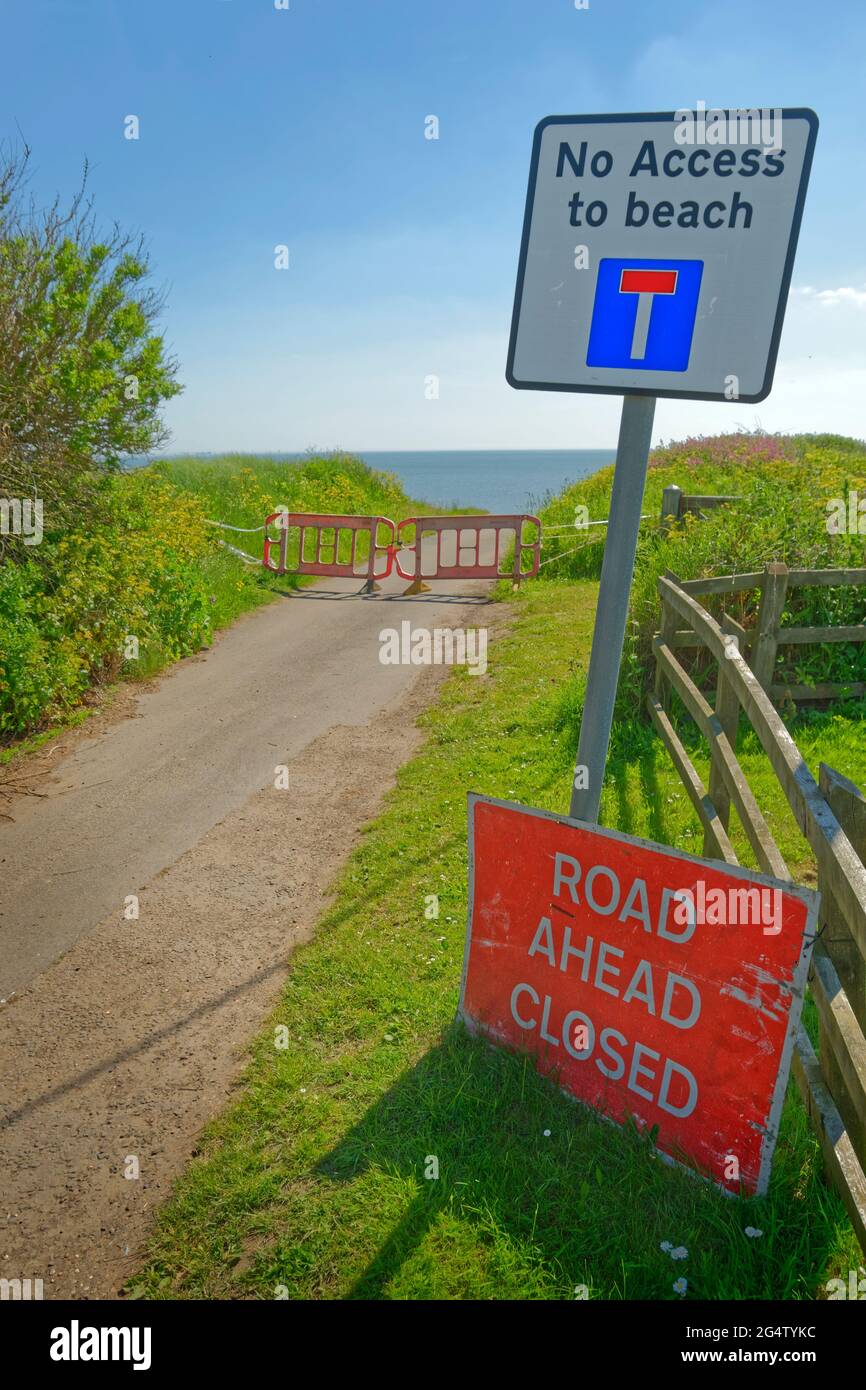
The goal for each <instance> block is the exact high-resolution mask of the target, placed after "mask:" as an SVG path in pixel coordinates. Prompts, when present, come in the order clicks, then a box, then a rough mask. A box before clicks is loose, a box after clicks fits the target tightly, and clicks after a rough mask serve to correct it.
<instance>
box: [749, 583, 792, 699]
mask: <svg viewBox="0 0 866 1390" xmlns="http://www.w3.org/2000/svg"><path fill="white" fill-rule="evenodd" d="M787 593H788V566H787V565H782V564H773V565H767V566H766V567H765V569H764V577H763V580H762V581H761V607H760V610H759V612H758V626H757V629H756V632H755V639H754V641H753V643H752V659H751V667H752V672H753V674H754V676H755V679H756V680H758V681H759V682H760V683H761V685H762V686H763V687H764V690H766V691H767V693H768V694H769V691H770V686H771V685H772V683H773V672H774V671H775V669H776V651H777V649H778V646H779V626H780V624H781V621H782V612H783V610H784V607H785V598H786V595H787Z"/></svg>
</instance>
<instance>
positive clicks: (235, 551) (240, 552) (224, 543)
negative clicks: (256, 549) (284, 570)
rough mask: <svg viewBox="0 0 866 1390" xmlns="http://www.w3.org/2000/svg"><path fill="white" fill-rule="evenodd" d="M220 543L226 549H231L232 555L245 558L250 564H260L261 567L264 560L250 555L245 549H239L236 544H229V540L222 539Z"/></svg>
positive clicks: (240, 558) (241, 558)
mask: <svg viewBox="0 0 866 1390" xmlns="http://www.w3.org/2000/svg"><path fill="white" fill-rule="evenodd" d="M220 545H221V546H223V547H224V548H225V549H226V550H230V551H231V553H232V555H237V557H238V559H239V560H245V561H246V563H247V564H248V565H258V567H259V569H261V567H262V562H261V560H257V559H256V558H255V556H254V555H248V554H247V552H246V551H245V550H238V548H237V546H236V545H229V543H228V541H220Z"/></svg>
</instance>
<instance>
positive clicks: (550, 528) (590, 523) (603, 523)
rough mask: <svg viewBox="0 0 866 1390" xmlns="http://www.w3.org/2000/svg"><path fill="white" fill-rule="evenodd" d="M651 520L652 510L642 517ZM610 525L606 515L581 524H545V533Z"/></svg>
mask: <svg viewBox="0 0 866 1390" xmlns="http://www.w3.org/2000/svg"><path fill="white" fill-rule="evenodd" d="M651 520H652V514H651V513H650V512H647V513H645V514H644V515H643V516H642V517H641V521H651ZM608 525H610V522H609V519H608V518H607V517H605V518H604V520H603V521H584V522H582V523H581V525H580V526H577V525H576V524H575V523H574V522H572V523H571V525H570V526H545V527H544V535H545V536H549V535H550V534H551V532H553V531H585V530H586V528H587V526H608Z"/></svg>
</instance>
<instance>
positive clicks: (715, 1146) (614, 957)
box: [460, 795, 818, 1193]
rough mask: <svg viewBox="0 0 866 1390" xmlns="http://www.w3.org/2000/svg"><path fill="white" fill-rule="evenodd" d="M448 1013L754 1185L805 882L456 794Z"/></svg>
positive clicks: (772, 1108) (793, 986) (768, 1125)
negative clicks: (461, 863) (454, 969)
mask: <svg viewBox="0 0 866 1390" xmlns="http://www.w3.org/2000/svg"><path fill="white" fill-rule="evenodd" d="M469 853H470V900H469V923H468V927H467V938H466V957H465V961H464V967H463V985H462V989H461V995H460V1014H461V1016H462V1018H463V1019H464V1021H465V1022H466V1024H467V1026H468V1027H469V1028H470V1030H471V1031H473V1032H475V1033H479V1034H481V1035H482V1036H484V1037H485V1038H487V1039H489V1040H490V1041H491V1042H494V1043H499V1044H502V1045H503V1046H506V1047H509V1048H514V1049H519V1050H523V1051H525V1050H528V1051H529V1052H530V1053H531V1054H532V1055H533V1056H534V1058H535V1062H536V1065H537V1067H538V1069H539V1070H540V1071H542V1072H544V1073H545V1074H548V1075H551V1076H553V1077H554V1079H555V1080H556V1081H558V1083H559V1085H560V1086H561V1087H562V1088H563V1089H564V1090H566V1091H568V1092H569V1093H570V1094H571V1095H573V1096H575V1097H577V1099H579V1100H581V1101H584V1102H586V1103H587V1104H589V1105H591V1106H594V1107H595V1108H596V1109H598V1110H600V1111H602V1112H603V1113H604V1114H605V1115H607V1116H608V1117H609V1118H610V1119H612V1120H615V1121H618V1122H620V1123H621V1122H622V1121H624V1120H625V1119H626V1118H627V1116H629V1115H632V1116H634V1118H635V1120H636V1121H637V1123H638V1125H640V1126H641V1127H646V1128H651V1127H652V1126H657V1135H656V1141H655V1142H656V1145H657V1147H658V1148H659V1149H660V1150H661V1152H662V1153H663V1154H665V1155H667V1156H668V1157H670V1158H673V1159H676V1160H678V1161H679V1162H682V1163H685V1164H687V1165H689V1166H691V1167H693V1168H696V1169H698V1171H700V1172H702V1173H703V1174H705V1175H706V1176H709V1177H712V1178H713V1179H714V1180H715V1181H716V1182H718V1183H720V1184H721V1185H722V1186H724V1187H726V1188H727V1189H729V1190H730V1191H732V1192H746V1193H762V1192H764V1191H765V1190H766V1186H767V1183H768V1181H769V1176H770V1163H771V1161H772V1154H773V1148H774V1146H775V1141H776V1137H777V1133H778V1124H779V1117H780V1114H781V1109H782V1101H783V1098H784V1094H785V1086H786V1083H787V1079H788V1072H789V1069H790V1061H791V1052H792V1048H793V1043H794V1036H795V1033H796V1029H797V1026H798V1023H799V1018H800V1010H801V1007H802V1002H803V991H804V988H805V981H806V972H807V969H808V963H809V955H810V953H811V948H812V943H813V940H814V933H815V922H816V918H817V906H818V898H817V895H816V894H814V893H811V892H809V891H808V890H807V889H799V888H794V887H793V886H792V885H790V884H783V883H780V882H778V881H777V880H775V879H771V878H767V877H766V876H764V875H762V874H757V873H753V872H752V871H751V870H748V869H738V868H732V867H730V866H729V865H725V864H720V863H718V862H716V861H709V860H703V859H697V858H694V857H693V856H691V855H685V854H681V853H679V852H678V851H675V850H671V849H667V848H664V847H663V846H659V845H653V844H650V843H649V842H648V841H646V840H637V839H634V838H633V837H631V836H627V835H621V834H619V833H617V832H613V831H609V830H600V829H598V828H597V827H592V826H588V825H583V824H581V823H579V822H574V821H569V820H566V819H565V818H563V817H559V816H554V815H551V814H550V813H548V812H543V811H534V810H530V809H529V808H527V807H523V806H515V805H513V804H511V803H508V802H502V801H494V800H492V799H490V798H488V797H480V796H475V795H471V796H470V798H469Z"/></svg>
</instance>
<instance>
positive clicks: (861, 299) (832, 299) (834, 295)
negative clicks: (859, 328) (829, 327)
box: [791, 285, 866, 309]
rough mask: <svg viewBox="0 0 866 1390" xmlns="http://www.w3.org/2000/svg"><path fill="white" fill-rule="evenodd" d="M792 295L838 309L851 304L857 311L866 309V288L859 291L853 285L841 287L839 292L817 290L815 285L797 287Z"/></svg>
mask: <svg viewBox="0 0 866 1390" xmlns="http://www.w3.org/2000/svg"><path fill="white" fill-rule="evenodd" d="M791 293H792V294H796V295H799V296H800V297H801V299H811V300H813V301H814V302H815V303H816V304H825V305H826V306H827V307H828V308H836V307H837V306H838V305H840V304H851V305H853V306H854V308H856V309H866V288H864V289H861V290H857V289H854V288H853V287H852V286H851V285H841V286H840V287H839V289H837V290H816V289H815V288H814V286H813V285H801V286H799V287H797V286H795V287H794V289H793V290H792V291H791Z"/></svg>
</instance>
